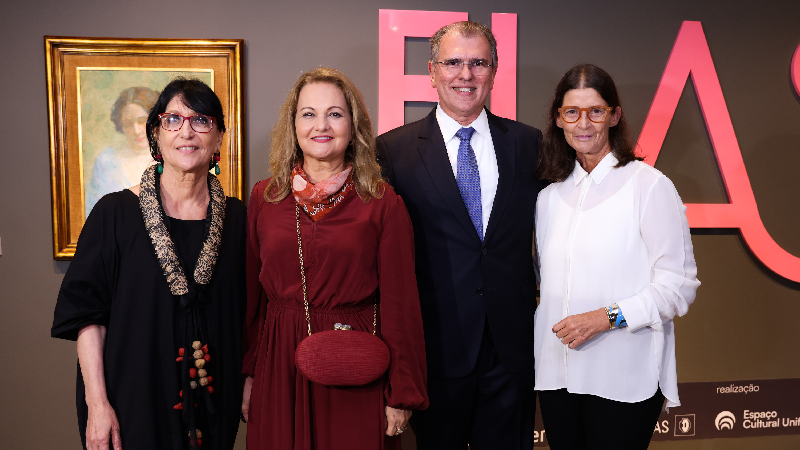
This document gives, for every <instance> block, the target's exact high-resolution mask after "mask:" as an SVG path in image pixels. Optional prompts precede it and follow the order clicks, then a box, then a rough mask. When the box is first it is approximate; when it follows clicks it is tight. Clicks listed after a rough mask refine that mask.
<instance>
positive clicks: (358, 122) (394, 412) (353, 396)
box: [242, 68, 428, 450]
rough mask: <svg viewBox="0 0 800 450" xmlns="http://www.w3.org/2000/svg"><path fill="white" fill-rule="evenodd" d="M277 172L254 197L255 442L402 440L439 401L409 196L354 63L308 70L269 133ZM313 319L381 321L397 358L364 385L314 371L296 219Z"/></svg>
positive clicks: (251, 372) (249, 337) (251, 353)
mask: <svg viewBox="0 0 800 450" xmlns="http://www.w3.org/2000/svg"><path fill="white" fill-rule="evenodd" d="M271 137H272V148H271V156H270V164H271V168H272V174H273V176H272V178H269V179H267V180H262V181H260V182H259V183H257V184H256V186H255V187H254V188H253V192H252V194H251V195H250V207H249V210H248V241H247V242H248V245H247V282H248V294H247V295H248V303H247V316H246V321H245V329H246V337H245V351H246V353H245V358H244V369H243V373H244V374H245V375H246V376H247V378H246V381H245V392H244V399H243V402H242V412H243V413H244V415H245V418H246V419H247V421H248V430H247V431H248V432H247V447H248V449H250V450H261V449H264V450H266V449H269V450H282V449H332V450H333V449H343V448H354V449H376V450H377V449H399V448H400V438H399V434H400V433H402V432H403V431H404V430H405V429H406V427H407V426H408V418H409V417H410V416H411V410H415V409H424V408H426V407H427V405H428V397H427V393H426V389H425V382H426V367H425V347H424V342H423V332H422V319H421V314H420V305H419V295H418V292H417V284H416V280H415V275H414V252H413V248H414V237H413V231H412V228H411V221H410V219H409V217H408V212H407V211H406V207H405V205H404V204H403V201H402V200H401V199H400V197H399V196H397V195H396V194H395V193H394V191H393V190H392V188H391V187H389V185H388V184H386V183H385V182H384V181H383V180H382V178H381V176H380V169H379V167H378V165H377V163H376V162H375V152H374V148H375V147H374V143H375V141H374V137H373V134H372V126H371V124H370V120H369V116H368V115H367V109H366V107H365V106H364V101H363V99H362V96H361V94H360V93H359V92H358V90H357V89H356V88H355V86H354V85H353V84H352V82H351V81H350V80H348V79H347V78H346V77H345V76H344V75H343V74H342V73H340V72H338V71H336V70H333V69H327V68H319V69H316V70H313V71H311V72H308V73H305V74H303V75H302V76H301V77H300V79H299V80H298V81H297V83H296V84H295V85H294V88H293V89H292V91H291V93H290V94H289V97H288V98H287V100H286V102H285V103H284V105H283V108H282V109H281V112H280V117H279V119H278V122H277V123H276V124H275V127H274V128H273V130H272V133H271ZM295 204H299V206H300V210H301V211H302V212H301V213H300V215H299V217H300V218H299V220H300V231H301V236H302V247H303V265H304V267H303V270H304V271H305V278H306V285H307V290H308V302H309V305H310V306H309V312H310V323H311V329H312V330H313V332H317V331H323V330H332V329H333V326H334V323H337V322H341V323H346V324H349V325H351V326H352V327H353V329H354V330H359V331H367V332H371V331H372V328H373V319H374V315H375V312H374V304H375V298H376V295H378V293H379V294H380V296H379V297H380V300H379V303H378V305H379V307H378V313H377V321H378V336H379V337H380V338H381V339H382V340H383V341H384V342H385V343H386V345H387V346H388V348H389V352H390V364H389V369H388V371H387V372H386V374H384V375H383V376H381V377H380V378H378V379H377V380H376V381H374V382H371V383H368V384H366V385H362V386H357V387H334V386H323V385H321V384H317V383H313V382H311V381H309V380H308V379H306V378H304V377H303V375H302V374H301V373H299V372H298V371H297V368H296V367H295V362H294V355H295V349H296V348H297V346H298V344H300V342H301V341H302V340H303V339H304V338H305V337H307V336H308V324H307V322H306V320H307V319H306V315H305V311H304V303H303V286H302V279H301V273H300V259H299V258H298V239H297V219H296V215H295V213H296V210H295Z"/></svg>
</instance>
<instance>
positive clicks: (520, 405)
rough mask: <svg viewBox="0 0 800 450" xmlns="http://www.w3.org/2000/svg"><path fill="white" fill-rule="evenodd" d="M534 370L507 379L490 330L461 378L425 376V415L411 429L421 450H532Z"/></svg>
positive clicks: (419, 415)
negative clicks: (426, 384) (426, 393)
mask: <svg viewBox="0 0 800 450" xmlns="http://www.w3.org/2000/svg"><path fill="white" fill-rule="evenodd" d="M533 386H534V376H533V368H531V369H530V370H529V371H523V372H521V373H515V374H511V373H509V372H508V371H507V370H506V369H505V368H504V367H503V364H502V363H501V362H500V359H499V358H498V356H497V351H496V350H495V346H494V340H493V339H492V335H491V333H490V332H489V326H488V324H486V325H485V326H484V332H483V338H482V341H481V348H480V351H479V353H478V360H477V362H476V364H475V367H474V368H473V370H472V372H471V373H470V374H469V375H467V376H466V377H462V378H435V377H428V397H429V398H430V406H429V407H428V409H427V410H422V411H414V414H413V415H412V416H411V427H412V429H413V430H414V434H415V435H416V437H417V448H418V449H420V450H449V449H454V450H455V449H458V450H466V449H467V444H469V448H470V450H488V449H491V450H505V449H509V450H512V449H513V450H518V449H519V450H531V449H532V448H533V431H534V430H533V420H534V415H535V412H536V391H534V390H533Z"/></svg>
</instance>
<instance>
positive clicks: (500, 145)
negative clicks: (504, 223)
mask: <svg viewBox="0 0 800 450" xmlns="http://www.w3.org/2000/svg"><path fill="white" fill-rule="evenodd" d="M486 114H487V115H488V117H489V131H490V132H491V133H492V143H493V144H494V153H495V155H496V156H497V173H498V174H499V180H498V182H497V192H496V193H495V195H494V203H493V204H492V213H491V215H490V216H489V224H488V225H487V226H486V234H485V235H484V237H483V241H484V242H487V241H488V240H489V239H490V238H491V237H492V232H494V230H495V228H497V222H498V221H499V220H500V217H502V215H503V211H504V210H505V208H506V205H507V204H508V199H509V197H510V195H511V190H512V188H513V187H514V159H515V154H516V150H515V148H514V145H513V143H512V142H510V141H509V140H508V137H507V136H506V132H507V131H508V128H507V127H506V126H505V125H504V124H503V122H502V121H500V119H499V118H498V117H497V116H495V115H494V114H492V113H490V112H489V111H488V110H487V111H486ZM465 210H466V207H465Z"/></svg>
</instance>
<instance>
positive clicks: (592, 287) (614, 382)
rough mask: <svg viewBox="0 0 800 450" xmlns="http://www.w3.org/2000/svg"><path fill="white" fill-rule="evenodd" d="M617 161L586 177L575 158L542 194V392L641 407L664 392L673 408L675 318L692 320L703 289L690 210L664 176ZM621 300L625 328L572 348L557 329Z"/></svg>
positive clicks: (609, 158)
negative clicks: (571, 319) (692, 309)
mask: <svg viewBox="0 0 800 450" xmlns="http://www.w3.org/2000/svg"><path fill="white" fill-rule="evenodd" d="M616 164H617V159H616V158H615V157H614V155H613V154H608V155H606V156H605V158H603V160H602V161H600V163H599V164H598V165H597V167H595V168H594V170H592V172H591V173H587V172H586V171H585V170H583V168H582V167H581V166H580V164H578V163H577V162H576V164H575V169H574V170H573V172H572V174H571V175H570V176H569V177H567V179H566V180H564V181H562V182H560V183H554V184H551V185H550V186H548V187H547V188H545V189H544V190H542V191H541V193H539V198H538V201H537V203H536V249H537V252H538V257H539V264H540V270H541V277H542V280H541V304H540V305H539V308H538V309H537V310H536V318H535V327H534V335H535V344H534V355H535V357H536V389H537V390H540V391H544V390H554V389H562V388H566V389H567V391H568V392H572V393H578V394H591V395H596V396H598V397H602V398H606V399H610V400H616V401H621V402H628V403H633V402H639V401H642V400H645V399H648V398H650V397H652V396H653V394H655V392H656V388H657V387H659V386H660V387H661V392H662V393H663V394H664V396H665V397H666V398H667V406H668V407H670V406H678V405H680V400H679V399H678V377H677V371H676V366H675V331H674V324H673V322H672V319H673V317H675V315H679V316H682V315H684V314H686V312H687V311H688V309H689V305H690V304H691V303H692V302H693V301H694V298H695V294H696V291H697V287H698V286H700V282H699V281H698V280H697V265H696V264H695V260H694V251H693V249H692V241H691V236H690V235H689V224H688V222H687V220H686V207H685V206H684V205H683V202H682V201H681V199H680V197H679V196H678V192H677V191H676V190H675V186H674V185H673V184H672V182H671V181H670V180H669V179H668V178H667V177H666V176H664V174H662V173H661V172H659V171H658V170H656V169H654V168H652V167H650V166H648V165H647V164H645V163H643V162H640V161H635V162H631V163H628V164H627V165H625V166H623V167H619V168H615V167H614V166H615V165H616ZM614 303H617V304H618V305H619V307H620V310H621V311H622V313H623V315H624V316H625V319H626V321H627V323H628V327H627V328H622V329H615V330H609V331H604V332H601V333H600V334H598V335H596V336H595V337H593V338H592V339H591V340H589V341H588V342H586V343H584V344H582V345H580V346H578V347H577V348H575V349H572V350H571V349H569V348H568V347H567V346H566V345H564V344H562V343H561V341H559V340H558V338H557V337H556V335H555V334H554V333H553V331H552V328H553V325H555V324H556V323H557V322H559V321H561V320H562V319H564V318H565V317H567V316H569V315H574V314H580V313H585V312H588V311H594V310H596V309H598V308H602V307H604V306H611V305H612V304H614Z"/></svg>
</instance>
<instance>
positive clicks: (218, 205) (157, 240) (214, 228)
mask: <svg viewBox="0 0 800 450" xmlns="http://www.w3.org/2000/svg"><path fill="white" fill-rule="evenodd" d="M157 186H158V174H157V172H156V166H155V165H152V166H150V167H148V168H147V170H145V171H144V174H142V182H141V185H140V191H139V207H140V208H141V209H142V217H143V218H144V224H145V228H147V234H149V235H150V241H151V242H152V243H153V248H154V249H155V251H156V256H157V257H158V261H159V263H161V268H162V269H163V271H164V276H165V277H167V283H169V288H170V291H171V292H172V295H177V296H180V295H185V294H188V293H189V283H188V281H187V280H186V274H185V273H184V271H183V267H182V266H181V262H180V259H179V258H178V255H177V253H176V251H175V243H174V242H173V241H172V237H170V235H169V231H168V230H167V226H166V224H165V223H164V211H163V209H162V208H161V202H160V199H159V194H158V188H157ZM208 191H209V197H211V199H210V201H209V212H210V216H211V220H210V223H209V224H208V227H207V230H206V234H205V239H204V240H203V247H202V249H201V250H200V256H199V257H198V258H197V264H196V265H195V269H194V281H195V282H196V283H197V284H200V285H207V284H208V283H209V282H210V281H211V275H212V274H213V272H214V265H215V264H216V263H217V256H218V255H219V246H220V243H221V242H222V222H223V221H224V220H225V192H224V191H223V190H222V184H220V182H219V180H217V177H215V176H213V175H211V174H208Z"/></svg>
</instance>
